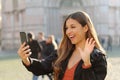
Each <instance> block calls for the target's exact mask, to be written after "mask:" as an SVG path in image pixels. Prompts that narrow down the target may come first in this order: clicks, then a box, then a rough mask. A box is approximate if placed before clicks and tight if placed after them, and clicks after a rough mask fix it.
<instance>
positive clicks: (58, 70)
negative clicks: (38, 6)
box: [18, 11, 107, 80]
mask: <svg viewBox="0 0 120 80" xmlns="http://www.w3.org/2000/svg"><path fill="white" fill-rule="evenodd" d="M28 52H30V49H29V46H25V43H23V44H22V45H21V46H20V48H19V49H18V54H19V56H20V58H21V59H22V61H23V64H24V66H25V67H26V69H27V70H28V71H31V72H32V73H34V74H36V75H42V74H48V73H51V72H54V80H105V77H106V74H107V62H106V57H105V51H104V49H103V48H102V46H101V44H100V42H99V41H98V37H97V34H96V31H95V28H94V26H93V24H92V21H91V19H90V17H89V16H88V14H87V13H85V12H82V11H80V12H75V13H72V14H70V15H69V16H68V17H67V18H66V20H65V22H64V25H63V38H62V41H61V43H60V46H59V48H58V49H57V50H55V51H54V52H53V53H52V54H51V55H50V56H48V57H47V58H45V59H44V61H37V60H33V59H31V58H30V57H29V55H30V54H26V53H28Z"/></svg>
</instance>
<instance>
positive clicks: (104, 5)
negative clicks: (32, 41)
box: [1, 0, 120, 49]
mask: <svg viewBox="0 0 120 80" xmlns="http://www.w3.org/2000/svg"><path fill="white" fill-rule="evenodd" d="M81 10H83V11H86V12H87V13H88V14H89V15H90V17H91V19H92V21H93V23H94V26H95V28H96V30H97V33H98V35H102V37H105V38H106V36H107V35H111V36H112V38H113V40H114V43H113V44H114V45H118V43H119V38H120V32H119V31H118V30H119V29H120V26H119V25H120V1H119V0H106V1H104V0H99V1H98V0H94V1H91V0H74V1H73V0H2V36H1V38H2V44H1V46H2V49H16V48H18V47H19V45H20V38H19V32H20V31H25V32H29V31H32V32H34V33H35V35H36V36H37V35H38V32H41V31H42V32H44V33H45V35H50V34H53V35H55V37H56V38H57V39H60V38H61V37H62V24H63V22H64V19H65V17H66V16H67V15H68V14H70V13H72V12H75V11H81Z"/></svg>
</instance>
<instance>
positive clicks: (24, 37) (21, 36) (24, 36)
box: [20, 32, 27, 44]
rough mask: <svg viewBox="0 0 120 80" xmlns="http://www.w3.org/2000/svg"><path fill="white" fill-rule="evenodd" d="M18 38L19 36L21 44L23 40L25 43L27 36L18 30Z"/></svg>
mask: <svg viewBox="0 0 120 80" xmlns="http://www.w3.org/2000/svg"><path fill="white" fill-rule="evenodd" d="M20 38H21V43H22V44H23V43H24V42H26V43H27V37H26V33H25V32H20Z"/></svg>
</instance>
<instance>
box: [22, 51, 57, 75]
mask: <svg viewBox="0 0 120 80" xmlns="http://www.w3.org/2000/svg"><path fill="white" fill-rule="evenodd" d="M56 58H57V51H56V50H55V51H54V52H53V53H52V54H51V55H50V56H48V57H47V58H45V59H44V60H37V59H33V58H29V59H30V62H31V65H30V66H26V65H25V64H24V63H23V65H24V66H25V67H26V69H27V70H28V71H30V72H32V73H33V74H35V75H37V76H38V75H44V74H47V73H51V72H53V66H52V63H53V61H54V60H56Z"/></svg>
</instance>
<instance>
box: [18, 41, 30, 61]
mask: <svg viewBox="0 0 120 80" xmlns="http://www.w3.org/2000/svg"><path fill="white" fill-rule="evenodd" d="M30 51H31V50H30V49H29V46H28V45H27V46H26V43H23V44H22V45H21V46H20V48H19V49H18V55H19V56H20V57H21V59H26V58H27V57H29V56H30V54H28V53H30Z"/></svg>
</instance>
